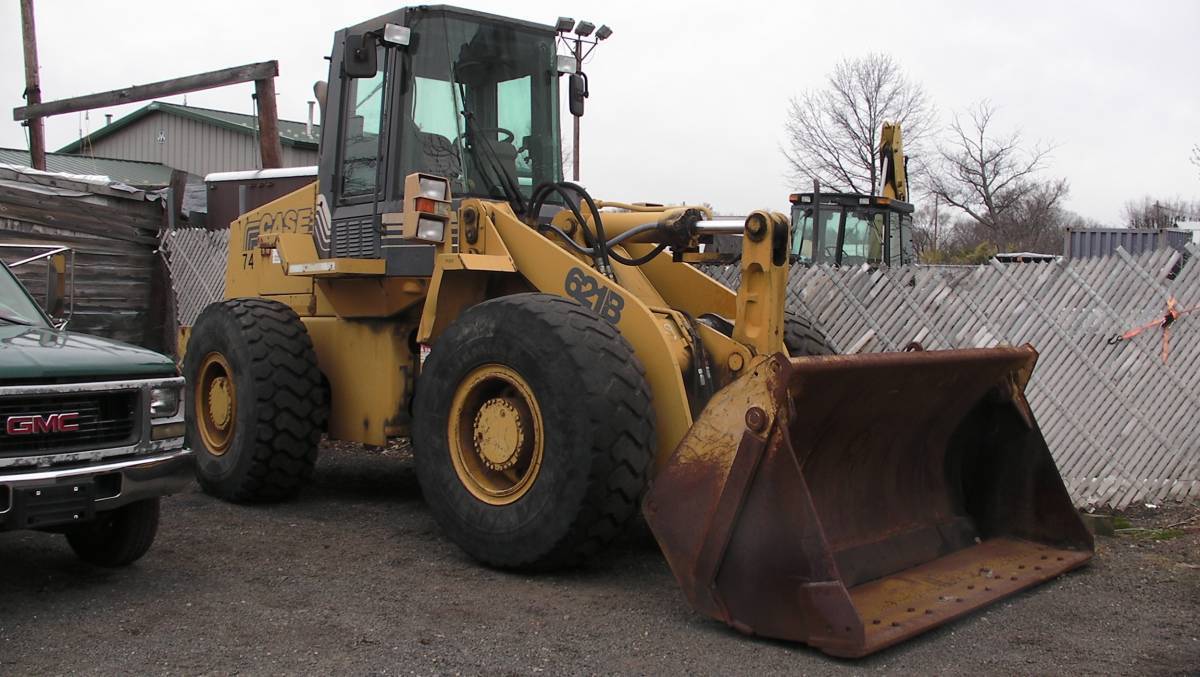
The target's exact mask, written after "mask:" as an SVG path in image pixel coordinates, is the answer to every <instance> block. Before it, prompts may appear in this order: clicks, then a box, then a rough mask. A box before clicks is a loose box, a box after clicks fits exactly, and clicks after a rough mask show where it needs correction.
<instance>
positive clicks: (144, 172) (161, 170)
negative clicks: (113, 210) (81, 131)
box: [0, 148, 171, 189]
mask: <svg viewBox="0 0 1200 677" xmlns="http://www.w3.org/2000/svg"><path fill="white" fill-rule="evenodd" d="M0 164H6V165H20V166H22V167H29V166H31V165H32V163H31V162H30V160H29V151H27V150H20V149H17V148H0ZM46 171H48V172H59V173H62V174H83V175H87V176H96V175H101V176H107V177H108V178H110V179H112V180H113V181H116V182H118V183H124V184H128V185H130V186H134V187H135V188H151V189H153V188H162V187H164V186H169V185H171V168H170V167H167V166H166V165H160V164H158V163H157V162H136V161H133V160H114V159H112V158H102V157H88V156H86V155H67V154H64V153H46Z"/></svg>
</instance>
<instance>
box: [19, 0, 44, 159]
mask: <svg viewBox="0 0 1200 677" xmlns="http://www.w3.org/2000/svg"><path fill="white" fill-rule="evenodd" d="M21 39H22V42H23V43H24V45H25V101H26V102H27V103H28V105H31V106H32V105H36V104H39V103H41V102H42V87H41V84H40V83H39V78H38V59H37V37H36V32H35V31H34V28H33V0H21ZM25 126H26V127H28V128H29V159H30V163H29V164H30V166H32V167H33V168H34V169H40V170H42V171H45V170H46V128H45V125H44V123H43V120H42V118H40V117H35V118H30V119H29V120H27V121H26V122H25Z"/></svg>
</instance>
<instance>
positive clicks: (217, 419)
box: [208, 376, 233, 430]
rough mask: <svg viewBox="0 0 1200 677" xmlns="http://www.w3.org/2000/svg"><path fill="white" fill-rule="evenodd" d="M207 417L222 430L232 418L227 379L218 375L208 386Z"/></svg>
mask: <svg viewBox="0 0 1200 677" xmlns="http://www.w3.org/2000/svg"><path fill="white" fill-rule="evenodd" d="M208 417H209V420H210V421H212V422H213V425H215V426H216V427H218V428H220V429H221V430H224V429H225V428H227V427H228V426H229V420H230V419H231V418H233V399H232V398H231V397H230V396H229V379H227V378H225V377H224V376H218V377H217V378H215V379H213V382H212V385H211V386H209V388H208Z"/></svg>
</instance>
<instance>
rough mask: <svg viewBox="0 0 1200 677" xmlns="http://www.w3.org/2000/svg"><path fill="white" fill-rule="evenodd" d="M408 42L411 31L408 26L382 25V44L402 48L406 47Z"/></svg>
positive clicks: (410, 38) (410, 37)
mask: <svg viewBox="0 0 1200 677" xmlns="http://www.w3.org/2000/svg"><path fill="white" fill-rule="evenodd" d="M410 40H412V31H411V30H410V29H409V28H408V26H401V25H399V24H384V26H383V41H384V42H387V43H390V44H393V45H400V46H401V47H404V46H407V45H408V43H409V41H410Z"/></svg>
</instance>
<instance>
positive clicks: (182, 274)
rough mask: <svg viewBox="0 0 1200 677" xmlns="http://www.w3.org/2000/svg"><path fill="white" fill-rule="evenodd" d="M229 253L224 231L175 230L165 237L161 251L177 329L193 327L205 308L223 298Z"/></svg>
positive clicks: (226, 231) (227, 234) (227, 236)
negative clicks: (178, 327)
mask: <svg viewBox="0 0 1200 677" xmlns="http://www.w3.org/2000/svg"><path fill="white" fill-rule="evenodd" d="M228 249H229V230H227V229H222V230H204V229H201V228H175V229H171V230H168V231H167V232H166V233H164V235H163V243H162V250H163V251H164V252H165V253H166V255H167V266H168V267H169V268H170V270H171V287H172V289H173V290H174V292H175V320H176V321H177V322H178V323H179V326H181V327H190V326H192V325H193V324H195V323H196V318H197V317H198V316H199V315H200V311H202V310H204V308H205V306H207V305H208V304H210V303H212V302H213V301H219V300H221V298H223V297H224V295H225V262H226V260H227V256H228V254H227V252H228Z"/></svg>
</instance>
